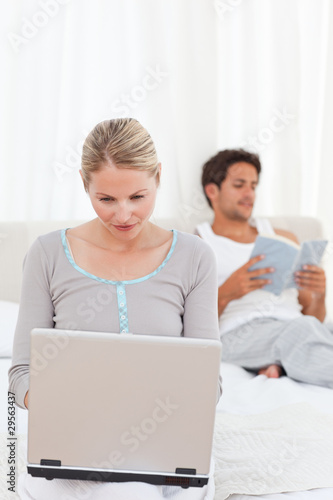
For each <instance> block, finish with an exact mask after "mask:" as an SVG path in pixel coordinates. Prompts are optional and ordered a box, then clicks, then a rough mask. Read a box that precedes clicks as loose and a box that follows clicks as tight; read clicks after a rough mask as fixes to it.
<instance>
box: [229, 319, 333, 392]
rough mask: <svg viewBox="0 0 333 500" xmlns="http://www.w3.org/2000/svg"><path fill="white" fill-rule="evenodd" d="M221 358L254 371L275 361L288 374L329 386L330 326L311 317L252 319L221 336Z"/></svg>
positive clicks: (332, 369)
mask: <svg viewBox="0 0 333 500" xmlns="http://www.w3.org/2000/svg"><path fill="white" fill-rule="evenodd" d="M222 361H225V362H227V363H233V364H236V365H238V366H242V367H243V368H247V369H249V370H255V371H257V370H259V369H260V368H265V367H266V366H268V365H270V364H278V365H281V366H282V367H283V368H284V370H285V372H286V374H287V375H288V377H291V378H293V379H295V380H298V381H301V382H307V383H310V384H316V385H321V386H324V387H330V388H332V389H333V326H332V325H325V324H323V323H321V322H320V321H319V320H318V319H317V318H315V317H313V316H301V317H299V318H296V319H293V320H288V321H283V320H277V319H273V318H260V319H256V320H253V321H251V322H249V323H247V324H245V325H242V326H240V327H238V328H235V329H234V330H231V331H230V332H227V333H225V334H224V335H223V336H222Z"/></svg>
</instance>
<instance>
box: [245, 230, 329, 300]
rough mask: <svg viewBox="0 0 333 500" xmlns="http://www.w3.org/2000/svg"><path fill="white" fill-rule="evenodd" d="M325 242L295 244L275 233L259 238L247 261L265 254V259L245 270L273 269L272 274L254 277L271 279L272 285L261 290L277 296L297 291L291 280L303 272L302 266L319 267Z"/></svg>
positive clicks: (315, 241) (313, 241)
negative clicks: (284, 291) (294, 289)
mask: <svg viewBox="0 0 333 500" xmlns="http://www.w3.org/2000/svg"><path fill="white" fill-rule="evenodd" d="M327 243H328V242H327V240H312V241H304V242H303V243H302V244H301V245H298V244H297V243H295V242H294V241H292V240H290V239H288V238H285V237H284V236H280V235H277V234H275V235H270V234H269V235H259V236H257V238H256V241H255V244H254V248H253V251H252V253H251V258H252V257H256V256H257V255H265V259H263V260H261V261H260V262H257V263H256V264H254V266H251V268H250V269H249V270H250V271H254V270H255V269H262V268H264V267H274V268H275V271H274V272H273V273H269V274H263V275H261V276H258V278H261V279H270V280H272V283H269V284H267V285H265V286H264V287H263V290H267V291H268V292H273V293H275V295H280V293H281V292H282V291H283V290H284V289H285V288H297V285H296V282H295V280H294V272H295V271H303V270H304V269H303V266H304V265H306V264H311V265H316V266H318V265H319V263H320V261H321V258H322V256H323V253H324V251H325V248H326V245H327ZM253 279H256V278H253Z"/></svg>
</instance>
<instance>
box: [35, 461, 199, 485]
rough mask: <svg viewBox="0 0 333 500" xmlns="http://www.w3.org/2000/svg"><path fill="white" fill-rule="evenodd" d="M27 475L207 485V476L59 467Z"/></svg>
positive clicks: (45, 468) (36, 470) (37, 467)
mask: <svg viewBox="0 0 333 500" xmlns="http://www.w3.org/2000/svg"><path fill="white" fill-rule="evenodd" d="M27 469H28V473H29V474H31V475H32V476H33V477H44V478H45V479H49V480H51V479H78V480H86V481H104V482H118V483H123V482H127V481H141V482H144V483H149V484H155V485H159V486H163V485H167V486H181V487H182V488H189V487H197V488H202V487H203V486H205V485H206V484H207V483H208V477H207V476H196V475H193V476H183V475H180V474H175V475H172V474H170V475H169V474H163V473H160V474H149V473H147V474H145V473H137V472H135V473H132V472H117V471H107V470H96V471H91V470H87V469H69V468H66V469H65V468H59V467H45V466H44V467H43V466H34V465H30V464H29V465H28V466H27Z"/></svg>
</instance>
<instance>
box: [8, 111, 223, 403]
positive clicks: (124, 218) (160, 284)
mask: <svg viewBox="0 0 333 500" xmlns="http://www.w3.org/2000/svg"><path fill="white" fill-rule="evenodd" d="M80 173H81V177H82V180H83V184H84V188H85V190H86V192H87V194H88V196H89V198H90V201H91V203H92V206H93V208H94V210H95V212H96V215H97V218H95V219H94V220H91V221H90V222H87V223H85V224H82V225H80V226H78V227H74V228H71V229H67V230H66V229H64V230H62V231H55V232H52V233H49V234H47V235H44V236H41V237H39V238H38V239H37V240H36V241H35V243H34V244H33V245H32V247H31V248H30V250H29V252H28V254H27V256H26V259H25V264H24V274H23V284H22V295H21V301H20V313H19V318H18V323H17V328H16V333H15V340H14V349H13V364H12V367H11V368H10V370H9V381H10V388H9V390H10V391H11V392H13V393H15V395H16V404H17V405H18V406H20V407H21V408H28V389H29V335H30V331H31V329H32V328H35V327H48V328H62V329H73V330H75V329H78V330H95V331H101V332H120V333H126V332H131V333H139V334H140V333H141V334H146V335H156V334H158V335H169V336H170V335H172V336H182V335H184V336H187V337H197V338H211V339H218V338H219V334H218V319H217V283H216V274H217V273H216V267H215V266H216V263H215V257H214V255H213V252H212V250H210V248H209V247H208V245H207V244H206V243H205V242H203V241H202V240H201V239H200V238H198V237H197V236H193V235H190V234H186V233H179V232H177V231H167V230H165V229H162V228H161V227H158V226H156V225H155V224H153V223H151V222H150V221H149V219H150V217H151V215H152V212H153V209H154V205H155V199H156V193H157V188H158V186H159V181H160V174H161V165H160V163H159V162H158V159H157V155H156V151H155V147H154V144H153V142H152V139H151V137H150V135H149V134H148V133H147V131H146V130H145V129H144V128H143V127H142V126H141V125H140V124H139V123H138V122H137V121H136V120H134V119H132V118H125V119H115V120H109V121H105V122H102V123H99V124H98V125H97V126H96V127H95V128H94V129H93V130H92V132H91V133H90V134H89V135H88V137H87V138H86V141H85V143H84V146H83V153H82V170H81V171H80ZM220 392H221V390H220Z"/></svg>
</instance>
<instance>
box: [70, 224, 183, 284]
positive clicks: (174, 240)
mask: <svg viewBox="0 0 333 500" xmlns="http://www.w3.org/2000/svg"><path fill="white" fill-rule="evenodd" d="M67 229H69V228H66V229H62V230H61V241H62V246H63V248H64V251H65V254H66V257H67V259H68V261H69V262H70V264H71V265H72V266H73V267H74V268H75V269H76V270H77V271H79V272H80V273H81V274H84V276H86V277H87V278H91V279H94V280H96V281H99V282H101V283H106V284H107V285H118V284H120V283H121V284H123V285H133V284H135V283H140V282H141V281H146V280H148V279H149V278H152V277H153V276H155V275H156V274H157V273H159V272H160V271H161V270H162V269H163V267H164V266H165V265H166V263H167V262H168V260H169V259H170V257H171V255H172V254H173V251H174V249H175V246H176V243H177V231H176V230H175V229H171V231H172V233H173V237H172V244H171V247H170V250H169V252H168V254H167V256H166V257H165V259H164V261H163V262H162V264H160V265H159V266H158V268H157V269H155V271H153V272H151V273H149V274H147V275H146V276H143V277H142V278H137V279H135V280H124V281H112V280H106V279H104V278H99V277H98V276H95V275H94V274H91V273H88V271H85V270H84V269H82V268H81V267H79V266H78V265H77V264H76V263H75V261H74V260H73V257H72V256H71V253H70V251H69V248H68V245H67V241H66V231H67Z"/></svg>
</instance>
